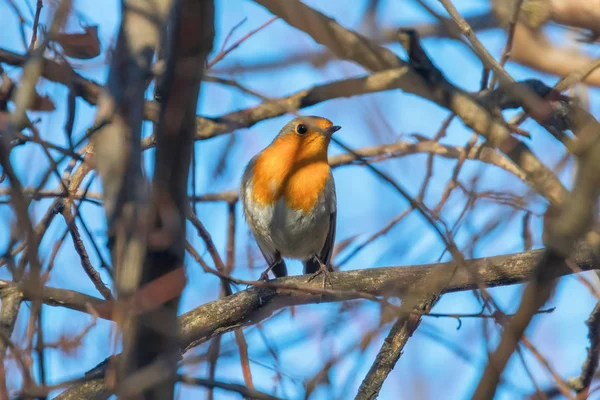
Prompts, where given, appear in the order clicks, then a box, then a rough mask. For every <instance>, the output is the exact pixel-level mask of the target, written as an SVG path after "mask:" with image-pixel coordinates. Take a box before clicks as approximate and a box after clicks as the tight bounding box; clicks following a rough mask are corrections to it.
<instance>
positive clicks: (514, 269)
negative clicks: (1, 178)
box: [0, 248, 600, 399]
mask: <svg viewBox="0 0 600 400" xmlns="http://www.w3.org/2000/svg"><path fill="white" fill-rule="evenodd" d="M543 253H544V251H543V250H533V251H529V252H524V253H517V254H511V255H504V256H497V257H488V258H480V259H474V260H469V261H466V264H467V267H468V268H459V269H458V270H456V263H454V262H448V263H437V264H429V265H421V266H409V267H385V268H373V269H362V270H355V271H346V272H334V273H332V274H331V283H332V285H333V287H334V288H335V289H336V291H341V292H344V295H343V296H329V295H321V294H311V293H309V292H307V290H310V289H312V290H314V291H316V292H318V291H319V290H320V289H322V283H321V282H318V280H312V281H310V282H308V280H307V278H306V276H290V277H287V278H280V279H277V280H274V281H270V282H269V285H273V286H274V287H271V288H267V287H251V288H249V289H246V290H243V291H241V292H238V293H236V294H234V295H232V296H229V297H225V298H222V299H219V300H216V301H213V302H211V303H207V304H204V305H202V306H200V307H197V308H195V309H194V310H192V311H189V312H187V313H185V314H183V315H182V316H180V325H181V335H180V346H181V348H182V350H183V351H187V350H188V349H190V348H192V347H195V346H197V345H199V344H201V343H204V342H206V341H207V340H209V339H211V338H213V337H215V336H218V335H221V334H223V333H225V332H231V331H233V330H235V329H238V328H240V327H243V326H247V325H253V324H256V323H258V322H260V321H262V320H264V319H266V318H268V317H269V316H270V315H271V314H272V313H273V312H275V311H276V310H278V309H280V308H283V307H288V306H292V305H301V304H310V303H320V302H324V301H325V302H332V301H341V300H351V299H358V298H363V297H364V294H370V295H376V296H383V295H385V296H400V297H401V296H402V294H403V293H406V292H407V291H409V290H419V288H420V287H422V288H425V287H427V282H426V281H425V279H426V278H428V277H431V275H430V274H431V273H432V272H433V273H437V272H439V273H440V274H446V273H447V272H448V271H454V270H456V272H455V274H454V276H453V277H452V279H451V280H450V281H449V282H448V283H447V284H446V285H445V286H444V288H443V290H442V293H451V292H459V291H465V290H476V289H478V288H479V287H480V285H482V284H483V285H485V286H488V287H494V286H505V285H511V284H515V283H521V282H525V281H527V280H528V279H529V278H530V277H531V274H532V273H533V271H534V268H535V266H536V265H537V264H538V263H539V261H540V260H541V257H542V255H543ZM572 260H573V262H574V263H575V264H577V265H578V266H579V268H581V270H582V271H589V270H592V269H599V268H600V263H598V260H595V259H594V256H593V253H592V251H591V250H589V249H588V248H580V249H578V250H577V251H576V252H574V253H573V254H572ZM569 274H573V270H572V269H570V268H568V267H566V266H564V265H559V266H558V267H557V268H556V269H554V270H552V271H550V272H549V274H548V275H547V278H549V279H550V278H558V277H560V276H563V275H569ZM474 277H477V279H474ZM1 284H2V281H0V285H1ZM4 285H10V283H6V282H4ZM278 285H285V286H287V287H290V286H294V285H295V286H300V287H302V288H303V290H290V289H276V288H275V287H276V286H278ZM0 287H1V286H0ZM49 290H51V291H53V294H54V295H55V296H54V297H53V298H52V299H49V298H48V297H47V295H48V290H45V291H44V294H43V301H44V302H46V303H48V304H53V305H56V302H57V301H59V302H62V304H63V305H65V306H67V307H68V308H72V309H77V308H79V307H80V306H81V298H80V297H78V298H77V303H76V304H69V303H68V299H67V297H68V296H64V297H63V296H62V293H63V292H69V291H63V290H61V289H49ZM68 294H69V296H72V295H73V292H69V293H68ZM81 296H84V295H81ZM92 299H94V301H96V302H98V301H101V300H100V299H95V298H92ZM48 300H52V303H50V302H48ZM76 388H77V386H75V387H74V388H73V387H72V388H70V389H69V393H75V391H76ZM77 393H80V395H81V396H85V393H86V391H85V390H83V389H82V390H81V391H79V392H77ZM57 398H58V399H62V397H60V396H59V397H57ZM81 398H88V397H81Z"/></svg>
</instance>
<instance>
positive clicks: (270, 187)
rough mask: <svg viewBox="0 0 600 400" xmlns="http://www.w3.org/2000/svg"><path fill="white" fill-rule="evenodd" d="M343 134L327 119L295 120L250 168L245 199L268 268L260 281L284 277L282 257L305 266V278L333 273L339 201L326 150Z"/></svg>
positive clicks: (244, 186)
mask: <svg viewBox="0 0 600 400" xmlns="http://www.w3.org/2000/svg"><path fill="white" fill-rule="evenodd" d="M339 129H341V127H339V126H337V125H333V123H332V122H331V121H329V120H328V119H325V118H321V117H312V116H311V117H299V118H295V119H293V120H292V121H290V122H289V123H288V124H286V125H285V126H284V127H283V128H282V129H281V131H280V132H279V134H278V135H277V136H276V137H275V139H274V140H273V141H272V142H271V144H270V145H269V146H267V147H266V148H265V149H264V150H263V151H261V152H260V153H258V154H257V155H256V156H255V157H254V158H252V160H250V162H249V163H248V166H247V167H246V170H245V172H244V175H243V177H242V185H241V198H242V203H243V205H244V215H245V216H246V221H248V225H249V226H250V229H251V230H252V233H253V234H254V238H255V239H256V242H257V244H258V247H259V248H260V251H261V252H262V254H263V256H264V257H265V260H266V261H267V264H268V266H269V267H268V268H267V269H266V270H265V271H264V272H263V273H262V275H261V279H263V280H264V279H266V278H267V274H268V272H269V271H273V273H274V274H275V277H278V278H279V277H282V276H286V275H287V267H286V265H285V261H284V260H283V257H287V258H294V259H299V260H302V262H303V263H304V274H311V273H327V272H329V271H332V269H331V266H330V261H331V253H332V251H333V244H334V240H335V223H336V196H335V183H334V181H333V175H332V173H331V169H330V167H329V162H328V160H327V149H328V147H329V142H330V140H331V135H332V134H333V133H335V132H337V131H338V130H339Z"/></svg>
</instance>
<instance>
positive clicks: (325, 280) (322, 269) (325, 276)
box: [308, 255, 333, 289]
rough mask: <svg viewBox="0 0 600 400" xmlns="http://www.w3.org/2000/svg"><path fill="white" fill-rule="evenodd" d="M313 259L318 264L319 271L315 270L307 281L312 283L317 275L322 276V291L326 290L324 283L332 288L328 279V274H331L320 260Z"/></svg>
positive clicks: (317, 258) (315, 257)
mask: <svg viewBox="0 0 600 400" xmlns="http://www.w3.org/2000/svg"><path fill="white" fill-rule="evenodd" d="M313 259H314V260H315V261H317V263H318V264H319V269H318V270H317V272H315V273H313V274H312V275H311V276H310V278H308V281H309V282H310V281H312V280H313V279H315V278H316V277H317V276H319V275H323V289H325V288H326V283H328V284H329V286H331V287H333V285H332V284H331V279H330V277H329V273H330V272H331V271H330V270H329V268H327V265H325V263H324V262H323V261H321V259H320V258H319V257H318V256H316V255H315V256H314V257H313Z"/></svg>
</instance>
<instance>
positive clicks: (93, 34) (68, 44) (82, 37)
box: [56, 26, 100, 60]
mask: <svg viewBox="0 0 600 400" xmlns="http://www.w3.org/2000/svg"><path fill="white" fill-rule="evenodd" d="M84 29H85V32H84V33H60V34H58V35H57V38H56V41H57V42H58V43H59V44H60V45H61V46H62V48H63V50H64V52H65V55H67V56H68V57H72V58H78V59H80V60H88V59H90V58H94V57H98V55H99V54H100V39H98V26H86V27H85V28H84Z"/></svg>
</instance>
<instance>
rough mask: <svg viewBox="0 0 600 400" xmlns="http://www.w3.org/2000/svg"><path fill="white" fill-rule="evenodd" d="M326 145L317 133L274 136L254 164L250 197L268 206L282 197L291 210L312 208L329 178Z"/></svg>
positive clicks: (308, 209)
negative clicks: (311, 134)
mask: <svg viewBox="0 0 600 400" xmlns="http://www.w3.org/2000/svg"><path fill="white" fill-rule="evenodd" d="M327 145H328V143H327V142H326V139H325V138H324V137H323V136H322V135H319V134H315V135H314V136H312V137H302V138H300V137H297V136H295V135H289V136H285V137H282V138H279V139H276V140H275V141H274V142H273V143H272V144H271V146H269V147H267V148H266V149H265V150H264V151H263V152H262V153H261V155H260V156H259V157H258V158H257V160H256V163H255V164H254V179H253V185H252V197H253V200H254V201H255V202H257V203H259V204H261V205H271V204H274V203H275V202H277V201H278V200H279V199H280V198H281V197H283V198H284V200H285V202H286V204H287V206H288V207H290V208H292V209H295V210H302V211H304V212H309V211H310V210H312V209H313V207H314V205H315V203H316V202H317V199H318V197H319V195H320V193H321V192H322V191H323V189H324V188H325V185H326V184H327V180H328V179H329V163H328V162H327Z"/></svg>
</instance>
